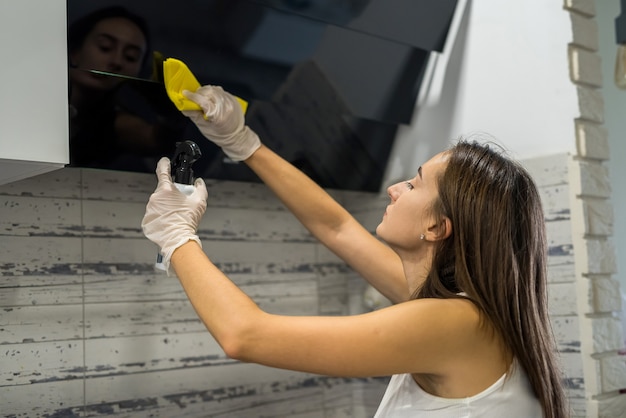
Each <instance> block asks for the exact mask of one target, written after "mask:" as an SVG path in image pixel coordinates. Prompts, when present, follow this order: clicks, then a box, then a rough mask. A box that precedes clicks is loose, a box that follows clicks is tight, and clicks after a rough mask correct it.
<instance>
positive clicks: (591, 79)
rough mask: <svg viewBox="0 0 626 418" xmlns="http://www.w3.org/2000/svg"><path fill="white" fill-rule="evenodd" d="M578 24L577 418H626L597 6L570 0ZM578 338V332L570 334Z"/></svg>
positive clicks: (625, 360)
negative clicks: (580, 387)
mask: <svg viewBox="0 0 626 418" xmlns="http://www.w3.org/2000/svg"><path fill="white" fill-rule="evenodd" d="M564 6H565V9H566V11H567V12H568V13H570V16H571V21H572V33H573V35H572V43H571V44H570V45H569V47H568V52H569V63H570V78H571V81H572V82H573V83H574V84H576V85H577V87H578V98H579V103H578V104H579V109H580V115H579V117H578V118H577V119H576V120H575V121H574V123H575V127H576V130H575V132H576V138H575V140H576V151H577V153H576V155H573V156H571V158H570V161H569V164H568V167H569V172H570V174H569V184H570V195H571V199H570V204H571V219H572V223H571V226H572V228H571V234H572V244H573V250H574V254H575V277H576V287H575V289H576V296H575V297H576V304H577V311H578V313H577V316H578V333H579V340H580V343H581V344H580V353H581V359H582V363H583V375H584V389H585V391H584V398H585V402H584V408H583V407H582V406H583V405H582V404H580V403H577V405H579V408H580V409H578V408H576V416H586V417H607V418H608V417H624V416H626V394H624V393H620V392H623V390H624V389H625V388H626V356H624V355H620V350H623V349H624V345H625V343H624V335H623V331H622V330H623V327H622V324H621V322H620V319H619V316H618V314H619V312H621V296H620V289H619V281H618V280H616V279H615V278H614V277H613V275H614V274H615V273H616V260H615V248H614V245H613V242H612V240H611V236H612V234H613V219H614V218H613V217H614V214H613V209H612V206H611V202H610V200H609V199H610V197H611V184H610V180H609V173H608V169H607V166H606V161H607V160H608V159H609V158H610V157H611V152H610V149H609V141H608V134H607V130H606V129H605V128H604V126H603V125H602V124H603V122H604V115H603V113H604V101H603V99H602V95H601V93H600V90H599V87H601V86H602V83H603V80H602V69H601V66H600V57H599V55H598V53H597V50H598V48H599V45H598V28H597V23H596V21H595V0H565V1H564ZM569 331H570V332H572V331H573V332H575V331H576V330H575V329H569Z"/></svg>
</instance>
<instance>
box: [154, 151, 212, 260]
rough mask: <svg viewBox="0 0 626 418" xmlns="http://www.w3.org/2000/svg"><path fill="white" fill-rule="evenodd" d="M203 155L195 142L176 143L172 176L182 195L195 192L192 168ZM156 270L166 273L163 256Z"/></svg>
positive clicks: (160, 257)
mask: <svg viewBox="0 0 626 418" xmlns="http://www.w3.org/2000/svg"><path fill="white" fill-rule="evenodd" d="M201 156H202V153H201V152H200V147H198V144H196V143H195V142H193V141H184V142H177V143H176V150H175V151H174V156H173V157H172V159H171V161H170V164H171V167H172V168H171V170H172V171H171V174H172V180H173V181H174V185H175V186H176V188H177V189H178V190H180V192H181V193H184V194H186V195H188V196H189V195H190V194H191V193H193V191H194V186H193V183H194V180H195V179H194V177H193V169H192V168H191V166H192V165H193V163H195V162H196V161H197V160H198V159H199V158H200V157H201ZM154 268H155V269H156V270H160V271H166V269H165V265H164V264H163V256H162V255H161V254H158V255H157V261H156V264H155V265H154Z"/></svg>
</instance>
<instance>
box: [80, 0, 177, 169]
mask: <svg viewBox="0 0 626 418" xmlns="http://www.w3.org/2000/svg"><path fill="white" fill-rule="evenodd" d="M68 56H69V60H70V78H69V87H70V92H69V93H70V95H69V104H70V160H71V164H72V165H75V166H81V167H100V168H120V169H133V168H137V171H145V170H142V165H143V163H142V158H143V157H146V156H160V155H163V154H164V153H171V152H172V151H173V147H174V144H175V141H176V140H178V139H177V135H178V133H179V132H180V130H181V124H180V122H181V119H180V118H179V115H177V114H176V113H177V112H176V113H175V112H172V110H176V109H175V108H174V106H173V105H172V103H170V102H169V100H167V95H166V93H165V90H164V89H163V87H162V86H160V87H159V85H157V84H154V86H152V85H150V84H147V83H143V84H142V89H141V93H142V94H144V96H145V94H146V93H149V97H148V100H146V99H145V98H142V97H141V96H138V95H137V94H136V93H137V92H138V91H139V90H138V87H139V86H138V85H136V86H134V87H135V89H136V91H124V93H126V96H123V95H122V94H121V87H122V82H123V81H124V79H123V78H117V77H111V76H106V75H98V74H94V73H92V72H90V71H89V70H97V71H102V72H107V73H114V74H119V75H122V76H130V77H137V76H138V75H140V74H142V73H145V72H146V71H148V70H151V65H152V53H151V41H150V34H149V31H148V26H147V24H146V23H145V21H144V20H143V19H142V18H141V17H139V16H137V15H136V14H134V13H131V12H130V11H128V10H126V9H125V8H122V7H119V6H114V7H108V8H105V9H100V10H97V11H95V12H93V13H90V14H88V15H86V16H84V17H82V18H80V19H78V20H76V21H75V22H74V23H72V25H70V27H69V28H68ZM131 94H134V96H131ZM158 95H160V96H162V100H155V99H158ZM122 97H123V98H122ZM129 97H134V99H133V100H134V102H135V103H142V101H143V104H141V105H139V106H137V105H135V106H134V107H135V108H137V109H139V108H140V107H141V106H143V107H144V108H149V106H150V103H153V104H154V103H155V102H157V103H158V109H157V108H156V107H155V106H152V107H153V108H152V109H150V111H146V110H141V112H140V111H138V110H135V111H130V110H129V108H128V106H125V105H124V101H126V102H129ZM124 99H125V100H124ZM164 104H165V105H166V107H165V108H164V107H163V105H164ZM155 110H157V111H159V112H160V113H162V114H163V115H168V116H171V115H174V116H175V117H174V118H173V121H174V123H173V122H172V118H169V119H165V118H161V119H159V118H158V117H156V116H155V115H154V111H155ZM139 113H142V114H141V115H139ZM153 163H154V161H153Z"/></svg>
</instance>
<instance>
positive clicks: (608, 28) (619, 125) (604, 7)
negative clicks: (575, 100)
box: [596, 0, 626, 309]
mask: <svg viewBox="0 0 626 418" xmlns="http://www.w3.org/2000/svg"><path fill="white" fill-rule="evenodd" d="M624 12H626V11H624ZM596 13H597V15H596V20H597V21H598V32H599V33H598V36H599V43H600V50H599V54H600V56H601V58H602V76H603V81H604V83H603V86H602V95H603V96H604V117H605V122H604V124H605V125H604V126H605V127H606V128H607V130H608V132H609V146H610V147H611V160H610V161H609V171H610V176H611V184H613V188H612V195H611V200H612V203H613V210H614V225H613V228H614V230H613V231H614V232H613V240H614V243H615V251H616V255H617V257H616V259H617V272H618V274H617V276H618V278H619V279H620V282H621V288H622V293H623V292H624V291H626V219H625V215H626V187H624V186H623V181H624V178H626V165H625V164H624V160H625V159H626V90H620V89H618V88H617V87H616V86H615V83H614V82H613V73H614V69H615V54H616V52H617V45H616V43H615V23H614V21H615V18H616V17H617V16H618V15H619V14H620V1H619V0H602V1H597V2H596ZM624 308H625V309H626V306H624Z"/></svg>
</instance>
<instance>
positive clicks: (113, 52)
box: [70, 17, 147, 90]
mask: <svg viewBox="0 0 626 418" xmlns="http://www.w3.org/2000/svg"><path fill="white" fill-rule="evenodd" d="M146 52H147V51H146V38H145V36H144V34H143V32H142V31H141V29H139V27H137V25H135V24H134V23H133V22H131V21H130V20H128V19H125V18H123V17H112V18H108V19H103V20H101V21H100V22H98V23H97V24H96V25H95V26H94V28H93V29H92V30H91V32H89V34H88V35H87V37H86V38H85V40H84V42H83V44H82V46H81V47H80V48H79V49H77V50H75V51H73V52H71V53H70V59H71V63H72V65H73V66H76V67H78V68H82V69H87V70H98V71H106V72H111V73H117V74H122V75H127V76H133V77H134V76H137V74H139V71H140V69H141V63H142V61H143V58H144V55H145V54H146ZM71 78H72V83H75V84H77V85H80V86H82V87H84V88H88V89H95V90H109V89H111V88H113V87H115V86H116V85H117V84H119V82H120V81H119V80H118V79H116V78H114V77H107V76H101V75H96V74H91V73H88V72H85V71H80V70H72V72H71Z"/></svg>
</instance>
